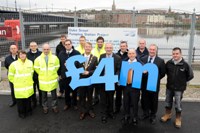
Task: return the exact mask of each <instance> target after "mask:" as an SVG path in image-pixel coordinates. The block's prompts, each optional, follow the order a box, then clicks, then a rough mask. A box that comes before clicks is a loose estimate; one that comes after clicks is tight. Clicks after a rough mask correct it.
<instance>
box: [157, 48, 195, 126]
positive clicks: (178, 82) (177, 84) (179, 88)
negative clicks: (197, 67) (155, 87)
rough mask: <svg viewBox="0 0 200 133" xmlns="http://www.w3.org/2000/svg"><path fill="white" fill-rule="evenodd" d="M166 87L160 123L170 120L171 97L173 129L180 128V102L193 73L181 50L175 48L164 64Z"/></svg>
mask: <svg viewBox="0 0 200 133" xmlns="http://www.w3.org/2000/svg"><path fill="white" fill-rule="evenodd" d="M166 73H167V85H166V88H167V89H166V100H165V102H166V106H165V109H166V110H165V114H164V115H163V116H162V117H161V121H162V122H167V121H168V120H170V119H171V115H172V111H171V109H172V104H173V97H174V98H175V109H176V119H175V127H177V128H180V127H181V112H182V108H181V100H182V97H183V92H184V91H185V90H186V86H187V82H188V81H190V80H191V79H193V77H194V75H193V71H192V68H191V67H190V65H189V64H188V63H187V62H186V61H185V60H184V59H183V58H182V53H181V49H180V48H179V47H175V48H174V49H173V50H172V59H171V60H169V61H168V62H167V63H166Z"/></svg>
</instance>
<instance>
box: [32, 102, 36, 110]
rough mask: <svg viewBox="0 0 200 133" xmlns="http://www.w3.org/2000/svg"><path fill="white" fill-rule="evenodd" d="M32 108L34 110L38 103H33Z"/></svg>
mask: <svg viewBox="0 0 200 133" xmlns="http://www.w3.org/2000/svg"><path fill="white" fill-rule="evenodd" d="M32 107H33V109H34V108H36V107H37V101H34V102H33V105H32Z"/></svg>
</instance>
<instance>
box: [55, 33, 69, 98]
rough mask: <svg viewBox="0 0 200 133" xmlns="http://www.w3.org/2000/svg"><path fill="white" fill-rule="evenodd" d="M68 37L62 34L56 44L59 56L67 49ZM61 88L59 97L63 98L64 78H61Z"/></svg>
mask: <svg viewBox="0 0 200 133" xmlns="http://www.w3.org/2000/svg"><path fill="white" fill-rule="evenodd" d="M66 39H67V37H66V35H61V37H60V43H59V44H58V45H57V46H56V56H58V55H59V54H60V52H61V51H66V49H65V46H64V44H65V41H66ZM59 88H60V90H59V93H58V98H61V97H62V95H63V93H64V90H65V89H64V83H62V80H59Z"/></svg>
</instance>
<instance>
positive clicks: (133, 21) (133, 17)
mask: <svg viewBox="0 0 200 133" xmlns="http://www.w3.org/2000/svg"><path fill="white" fill-rule="evenodd" d="M132 15H133V16H132V25H131V27H132V28H135V7H133V14H132Z"/></svg>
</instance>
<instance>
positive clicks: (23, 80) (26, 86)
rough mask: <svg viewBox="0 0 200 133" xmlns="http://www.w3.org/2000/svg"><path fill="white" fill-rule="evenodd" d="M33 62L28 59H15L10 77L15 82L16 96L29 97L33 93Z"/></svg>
mask: <svg viewBox="0 0 200 133" xmlns="http://www.w3.org/2000/svg"><path fill="white" fill-rule="evenodd" d="M33 71H34V70H33V63H32V61H30V60H28V59H26V60H25V62H22V61H21V59H18V60H17V61H14V62H13V63H12V64H11V65H10V67H9V70H8V79H9V81H10V82H12V83H13V84H14V94H15V98H17V99H19V98H29V97H30V96H32V95H33V93H34V90H33Z"/></svg>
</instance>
